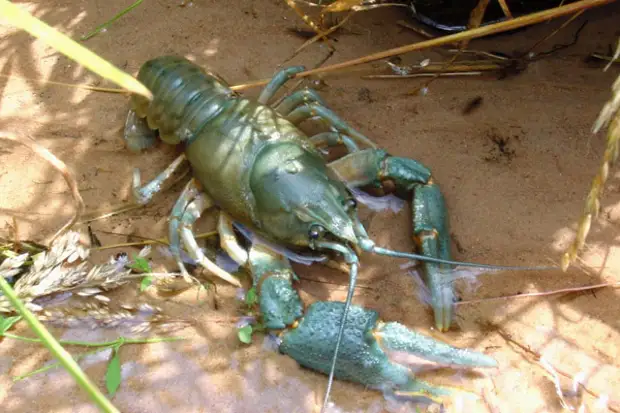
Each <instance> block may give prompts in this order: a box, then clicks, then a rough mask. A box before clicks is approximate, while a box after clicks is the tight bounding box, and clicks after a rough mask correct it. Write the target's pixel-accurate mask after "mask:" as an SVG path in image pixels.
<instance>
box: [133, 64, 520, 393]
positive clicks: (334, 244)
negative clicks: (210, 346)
mask: <svg viewBox="0 0 620 413" xmlns="http://www.w3.org/2000/svg"><path fill="white" fill-rule="evenodd" d="M303 70H304V68H303V67H301V66H294V67H288V68H285V69H282V70H280V71H279V72H277V73H276V75H275V76H274V77H273V78H272V80H271V81H270V83H269V84H268V85H267V86H266V87H265V88H264V89H263V91H262V92H261V94H260V96H259V97H258V99H256V100H251V99H249V98H244V97H242V96H240V95H239V94H237V93H236V92H234V91H233V90H232V89H231V88H230V87H229V86H228V85H227V84H226V82H225V81H224V80H223V79H221V78H220V77H219V76H217V75H215V74H211V73H207V72H205V71H204V70H203V69H202V68H201V67H199V66H198V65H196V64H194V63H192V62H190V61H188V60H187V59H185V58H181V57H173V56H164V57H158V58H155V59H152V60H150V61H148V62H146V63H145V64H144V65H143V66H142V67H141V69H140V71H139V74H138V80H140V81H141V82H142V83H143V84H144V85H145V86H146V87H147V88H149V89H150V90H151V91H152V93H153V96H154V98H153V100H152V101H148V100H146V99H145V98H143V97H141V96H138V95H134V96H133V97H132V105H133V106H132V109H131V110H130V111H129V114H128V117H127V122H126V126H125V139H126V142H127V145H128V146H129V148H130V149H132V150H140V149H144V148H147V147H150V146H152V145H153V144H154V143H155V142H156V140H157V135H159V138H160V139H162V140H163V141H164V142H166V143H168V144H183V145H184V153H183V154H182V155H181V156H179V157H178V158H177V159H176V160H175V161H174V162H173V163H172V164H171V165H170V166H169V167H168V168H167V169H166V170H165V171H164V172H162V173H161V174H160V175H159V176H158V177H157V178H156V179H155V180H153V181H152V182H150V183H149V184H147V185H145V186H144V187H140V175H139V172H138V171H137V170H136V172H135V174H134V193H135V195H136V197H137V198H138V199H139V201H140V202H142V203H146V202H148V201H149V200H150V199H151V197H152V196H153V195H154V194H155V193H156V192H157V191H158V190H159V188H160V186H161V184H162V182H163V181H165V180H166V179H168V178H169V177H170V176H171V175H172V173H173V171H174V170H175V169H176V168H177V167H178V166H179V165H180V164H181V163H183V161H184V160H187V161H189V163H190V165H191V169H192V173H193V178H192V179H191V180H190V181H189V182H188V183H187V185H186V186H185V189H184V190H183V192H182V194H181V196H180V197H179V199H178V201H177V202H176V204H175V206H174V208H173V211H172V213H171V216H170V221H169V235H168V236H169V240H170V245H171V251H172V253H173V255H174V256H175V258H176V261H177V263H178V265H179V267H180V269H181V272H182V273H183V274H184V275H187V271H186V269H185V266H184V264H183V261H182V259H181V255H180V245H181V240H182V241H183V244H184V246H185V247H186V249H187V251H188V253H189V255H190V257H191V258H192V259H194V260H195V261H196V262H197V263H198V264H199V265H201V266H203V267H205V268H206V269H208V270H210V271H211V272H212V273H213V274H215V275H217V276H219V277H221V278H222V279H224V280H226V281H228V282H230V283H232V284H235V285H237V286H240V285H241V284H240V282H239V280H238V279H237V278H235V277H234V276H232V275H231V274H229V273H227V272H226V271H224V270H223V269H221V268H219V267H218V266H216V265H215V264H214V263H213V262H212V261H210V260H209V259H208V258H207V257H206V256H205V255H204V254H203V252H202V251H201V249H200V248H199V247H198V245H197V243H196V240H195V238H194V235H193V234H192V228H191V227H192V225H193V224H194V222H195V221H196V220H197V219H198V218H199V217H200V216H201V214H202V213H203V212H204V211H206V210H207V209H209V208H212V207H213V208H217V209H218V210H219V212H220V216H219V223H218V231H219V233H220V239H221V243H222V248H223V249H224V250H226V251H227V252H228V254H229V255H230V256H231V257H232V258H233V259H234V260H235V261H237V262H238V263H239V264H240V265H243V266H246V267H247V268H248V269H249V270H250V272H251V274H252V278H253V287H256V289H257V292H258V296H259V305H260V310H261V313H262V322H263V324H264V325H265V327H267V328H268V329H270V330H275V331H279V333H280V334H279V335H280V338H281V343H280V347H279V350H280V352H282V353H284V354H287V355H289V356H291V357H293V358H294V359H295V360H297V361H298V362H299V363H300V364H301V365H303V366H306V367H308V368H311V369H314V370H316V371H320V372H323V373H325V374H329V375H330V379H329V384H328V390H327V395H328V394H329V388H330V385H331V382H332V379H333V378H334V377H335V378H337V379H342V380H349V381H353V382H357V383H361V384H363V385H366V386H370V387H373V388H378V389H383V390H391V391H396V392H398V393H400V394H411V395H415V394H418V395H419V394H422V395H425V396H428V397H430V398H440V397H441V396H443V395H444V394H447V393H448V391H447V390H446V389H445V388H435V387H432V386H430V385H428V384H425V383H423V382H421V381H418V380H416V379H415V378H414V376H413V374H412V372H411V371H410V370H409V369H408V368H406V367H405V366H403V365H400V364H398V363H395V362H393V361H391V360H390V359H389V358H388V356H387V353H389V352H390V351H398V352H406V353H409V354H412V355H415V356H416V357H419V358H424V359H427V360H430V361H432V362H434V363H439V364H447V365H462V366H471V367H492V366H495V365H496V362H495V360H493V359H492V358H491V357H488V356H486V355H484V354H481V353H478V352H474V351H470V350H464V349H458V348H455V347H452V346H449V345H447V344H444V343H441V342H438V341H436V340H433V339H431V338H428V337H426V336H423V335H420V334H418V333H415V332H413V331H411V330H410V329H408V328H406V327H405V326H403V325H401V324H398V323H396V322H387V323H386V322H383V321H380V320H379V318H378V314H377V312H375V311H372V310H369V309H365V308H362V307H358V306H353V305H351V298H352V296H353V291H354V287H355V279H356V276H357V271H358V266H359V261H358V253H357V252H358V251H360V250H361V251H366V252H369V253H376V254H382V255H388V256H393V257H401V258H407V259H416V260H419V261H420V262H422V266H423V273H424V277H425V282H426V284H427V286H428V288H429V290H430V292H431V300H432V306H433V309H434V313H435V325H436V327H437V328H438V329H439V330H441V331H445V330H447V329H448V328H449V326H450V323H451V321H452V307H453V302H454V292H453V287H452V283H451V282H449V281H448V278H447V277H446V276H444V274H443V273H442V272H443V271H444V270H449V269H450V268H452V266H454V265H471V266H478V267H480V266H483V265H480V264H469V263H461V262H455V261H451V255H450V243H449V231H448V228H447V225H448V224H447V214H446V208H445V203H444V199H443V196H442V194H441V192H440V190H439V187H438V186H437V185H436V183H435V182H433V179H432V177H431V172H430V171H429V170H428V169H427V168H426V167H425V166H423V165H421V164H420V163H418V162H416V161H415V160H412V159H408V158H401V157H396V156H391V155H390V154H388V153H387V152H386V151H384V150H381V149H377V147H376V145H375V144H374V143H373V142H372V141H370V140H369V139H368V138H367V137H366V136H364V135H363V134H361V133H360V132H358V131H357V130H355V129H354V128H352V127H351V126H350V125H348V124H347V123H346V122H345V121H344V120H342V119H341V118H340V117H338V116H337V115H336V114H335V113H334V112H333V111H331V110H330V109H328V108H327V107H326V105H325V103H324V102H323V100H322V98H321V97H320V96H319V95H318V94H317V93H316V92H314V91H313V90H311V89H303V90H300V91H296V92H294V93H292V94H290V95H288V96H287V97H285V98H284V99H283V100H282V101H281V102H280V103H279V104H277V105H270V104H269V102H270V100H271V99H272V98H273V97H274V95H275V93H276V92H277V91H278V89H279V88H280V87H281V86H282V85H283V84H284V83H285V82H286V81H287V80H289V79H290V78H292V77H293V76H294V75H295V74H296V73H299V72H301V71H303ZM315 117H316V118H320V119H322V120H324V121H326V122H327V123H328V124H329V126H330V128H329V129H330V130H329V131H326V132H322V133H319V134H317V135H314V136H310V137H309V136H307V135H306V134H304V133H303V132H302V131H301V130H300V129H299V128H298V126H297V125H298V124H299V123H301V122H303V121H305V120H307V119H310V118H315ZM335 145H344V146H345V147H346V148H347V149H348V152H349V153H348V154H347V155H346V156H344V157H342V158H340V159H337V160H335V161H333V162H329V163H328V162H327V161H326V160H325V159H324V157H323V155H322V154H321V152H320V151H319V148H320V147H323V146H335ZM360 145H366V146H369V148H363V149H362V148H360ZM385 180H391V181H393V182H394V183H395V185H396V187H397V188H398V189H399V190H400V192H401V193H408V194H410V195H409V196H411V197H412V201H413V208H412V211H413V232H414V238H415V239H416V241H417V245H418V247H419V250H420V253H421V254H422V255H416V254H410V253H405V252H397V251H392V250H388V249H385V248H381V247H379V246H377V245H376V244H375V242H373V241H372V240H371V239H370V238H369V236H368V234H367V232H366V230H365V228H364V226H363V225H362V223H361V222H360V221H359V219H358V217H357V205H356V201H355V199H354V197H353V196H352V193H351V190H350V189H349V188H360V187H365V186H368V185H381V184H382V182H384V181H385ZM234 226H237V228H238V229H239V228H241V229H244V230H246V231H248V232H250V233H252V234H255V235H256V236H258V237H260V238H261V239H263V240H265V241H266V242H255V243H253V244H252V246H251V247H250V248H249V250H246V249H244V248H243V247H241V245H240V243H239V242H238V240H237V238H236V234H235V232H234ZM270 245H271V246H277V247H278V248H272V247H270ZM329 255H331V256H333V255H340V256H341V257H343V258H344V260H345V262H346V263H347V264H348V265H349V267H350V279H351V281H350V286H349V291H348V296H347V300H346V302H345V303H342V302H333V301H326V302H325V301H323V302H316V303H314V304H312V305H310V306H309V307H308V308H306V309H304V306H303V304H302V302H301V300H300V298H299V295H298V293H297V291H296V290H295V289H294V288H293V281H294V280H295V279H296V276H295V274H294V272H293V270H292V267H291V265H290V260H291V259H292V260H295V259H313V260H316V261H322V260H323V261H324V260H325V259H327V257H328V256H329ZM501 268H514V267H501ZM517 268H519V269H522V268H521V267H517ZM339 349H340V351H339ZM326 399H327V397H326Z"/></svg>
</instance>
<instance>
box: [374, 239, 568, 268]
mask: <svg viewBox="0 0 620 413" xmlns="http://www.w3.org/2000/svg"><path fill="white" fill-rule="evenodd" d="M368 251H369V252H374V253H375V254H379V255H385V256H388V257H395V258H406V259H410V260H418V261H426V262H434V263H437V264H448V265H461V266H463V267H478V268H488V269H491V270H516V271H548V270H559V269H560V267H558V266H552V267H543V266H539V267H527V266H519V265H516V266H511V265H492V264H478V263H475V262H465V261H451V260H444V259H441V258H435V257H429V256H427V255H420V254H413V253H409V252H400V251H393V250H389V249H387V248H381V247H377V246H374V245H373V246H372V247H371V248H369V249H368Z"/></svg>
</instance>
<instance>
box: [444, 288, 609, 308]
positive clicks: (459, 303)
mask: <svg viewBox="0 0 620 413" xmlns="http://www.w3.org/2000/svg"><path fill="white" fill-rule="evenodd" d="M605 287H620V282H615V283H604V284H595V285H586V286H583V287H572V288H563V289H561V290H553V291H543V292H539V293H525V294H514V295H503V296H501V297H490V298H479V299H476V300H465V301H459V302H456V303H454V304H455V305H465V304H476V303H482V302H485V301H499V300H508V299H511V298H526V297H543V296H547V295H554V294H563V293H572V292H577V291H587V290H595V289H598V288H605Z"/></svg>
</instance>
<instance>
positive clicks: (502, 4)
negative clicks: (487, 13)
mask: <svg viewBox="0 0 620 413" xmlns="http://www.w3.org/2000/svg"><path fill="white" fill-rule="evenodd" d="M497 2H498V3H499V5H500V7H501V8H502V11H503V12H504V15H505V16H506V17H508V18H509V19H512V13H511V12H510V9H509V8H508V5H507V4H506V0H497Z"/></svg>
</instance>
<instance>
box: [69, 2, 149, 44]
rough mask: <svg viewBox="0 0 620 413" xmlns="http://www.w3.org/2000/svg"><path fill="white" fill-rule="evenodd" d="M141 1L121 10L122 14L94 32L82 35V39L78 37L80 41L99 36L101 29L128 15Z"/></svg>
mask: <svg viewBox="0 0 620 413" xmlns="http://www.w3.org/2000/svg"><path fill="white" fill-rule="evenodd" d="M142 1H143V0H138V1H136V2H135V3H134V4H132V5H131V6H129V7H127V8H126V9H125V10H123V11H122V12H120V13H118V14H117V15H116V16H114V17H112V19H111V20H109V21H107V22H105V23H103V24H102V25H100V26H97V27H96V28H95V30H93V31H92V32H90V33H88V34H87V35H84V36H82V37H80V40H82V41H84V40H88V39H90V38H91V37H94V36H96V35H97V34H99V33H100V32H101V31H102V30H103V29H105V28H107V27H108V26H109V25H111V24H112V23H114V22H115V21H117V20H118V19H120V18H121V17H123V16H124V15H125V14H127V13H129V12H130V11H131V10H133V9H135V8H136V7H138V6H139V5H140V3H142Z"/></svg>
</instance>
